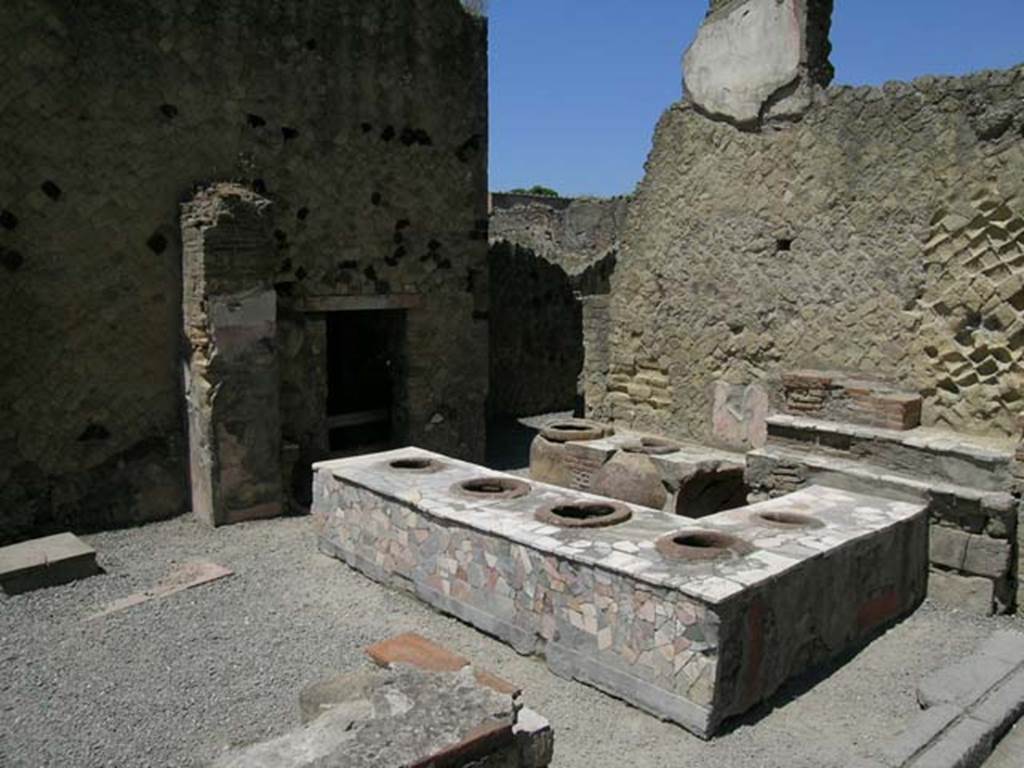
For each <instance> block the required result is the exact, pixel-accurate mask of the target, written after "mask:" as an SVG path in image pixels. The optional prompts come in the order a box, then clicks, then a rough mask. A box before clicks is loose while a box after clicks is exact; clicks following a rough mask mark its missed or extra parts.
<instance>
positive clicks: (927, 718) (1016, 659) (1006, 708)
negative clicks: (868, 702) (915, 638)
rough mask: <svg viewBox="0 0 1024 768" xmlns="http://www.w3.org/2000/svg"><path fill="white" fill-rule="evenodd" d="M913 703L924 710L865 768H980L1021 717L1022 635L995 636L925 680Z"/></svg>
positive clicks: (1023, 680)
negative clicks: (875, 760)
mask: <svg viewBox="0 0 1024 768" xmlns="http://www.w3.org/2000/svg"><path fill="white" fill-rule="evenodd" d="M918 700H919V701H920V702H921V705H922V706H923V707H925V709H924V711H923V712H921V713H920V714H919V715H918V716H917V717H915V718H914V719H913V720H911V721H910V723H909V724H908V726H907V727H906V728H905V729H904V730H903V731H902V732H900V733H899V734H898V735H897V736H896V737H895V738H894V739H892V740H890V741H889V742H888V743H886V744H884V745H883V746H882V748H881V749H880V750H879V755H878V758H879V759H878V761H877V762H875V763H872V762H871V761H870V760H869V761H867V762H865V765H869V764H875V765H879V766H886V767H887V768H977V767H978V766H981V765H982V764H983V763H984V762H985V760H986V759H987V758H988V757H989V755H990V754H991V753H992V750H993V748H994V747H995V746H996V745H997V744H998V743H999V740H1000V739H1001V738H1002V737H1003V735H1004V734H1005V733H1006V732H1007V730H1008V729H1009V728H1010V727H1011V725H1012V724H1013V723H1015V722H1017V720H1019V718H1020V716H1021V714H1022V713H1024V634H1021V633H1018V632H997V633H995V634H994V635H992V636H991V637H990V638H988V639H987V640H985V641H984V642H983V643H982V644H981V645H980V646H979V648H978V649H977V651H976V652H975V653H973V654H972V655H971V656H969V657H968V658H966V659H963V660H961V661H958V662H956V663H955V664H952V665H950V666H949V667H945V668H943V669H940V670H938V671H936V672H933V673H932V674H930V675H928V676H927V677H925V678H924V680H922V682H921V684H920V685H919V687H918ZM1007 749H1009V747H1008V748H1007ZM1022 764H1024V763H1016V764H1015V765H1022Z"/></svg>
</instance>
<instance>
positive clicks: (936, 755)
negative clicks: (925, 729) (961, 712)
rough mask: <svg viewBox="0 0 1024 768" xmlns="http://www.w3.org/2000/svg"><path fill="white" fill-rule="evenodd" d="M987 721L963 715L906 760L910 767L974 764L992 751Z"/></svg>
mask: <svg viewBox="0 0 1024 768" xmlns="http://www.w3.org/2000/svg"><path fill="white" fill-rule="evenodd" d="M993 744H994V738H993V734H992V729H991V727H990V726H989V725H988V724H987V723H983V722H981V721H980V720H975V719H974V718H972V717H963V718H961V719H960V720H959V721H957V722H956V723H954V724H953V725H952V726H951V727H950V728H949V729H947V730H946V731H944V732H943V733H942V734H941V735H939V736H938V737H937V738H936V739H935V740H934V741H933V742H932V744H931V745H930V746H929V747H928V748H927V749H925V750H924V751H923V752H921V753H920V754H919V755H917V757H915V758H914V760H913V761H912V762H911V763H910V766H912V768H977V767H978V766H980V765H981V764H982V763H983V762H984V760H985V758H986V757H988V756H989V755H990V754H991V753H992V746H993Z"/></svg>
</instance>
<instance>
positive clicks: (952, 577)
mask: <svg viewBox="0 0 1024 768" xmlns="http://www.w3.org/2000/svg"><path fill="white" fill-rule="evenodd" d="M993 590H994V588H993V584H992V580H991V579H986V578H983V577H981V576H962V575H959V574H956V573H952V572H950V571H938V570H935V569H934V568H933V569H932V570H931V571H930V572H929V574H928V597H929V598H930V599H932V600H934V601H935V602H937V603H939V604H941V605H945V606H947V607H949V608H957V609H959V610H963V611H969V612H972V613H978V614H982V615H986V616H987V615H990V614H991V613H992V611H993V599H994V591H993Z"/></svg>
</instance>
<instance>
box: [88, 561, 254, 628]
mask: <svg viewBox="0 0 1024 768" xmlns="http://www.w3.org/2000/svg"><path fill="white" fill-rule="evenodd" d="M233 574H234V571H232V570H231V569H229V568H225V567H224V566H223V565H218V564H217V563H207V562H193V563H184V564H182V565H178V566H176V567H175V568H174V569H172V570H171V572H170V573H169V574H167V575H166V576H165V577H164V578H162V579H161V580H160V582H159V583H158V584H157V585H156V586H154V587H151V588H149V589H146V590H144V591H142V592H136V593H135V594H133V595H128V596H127V597H122V598H121V599H119V600H114V601H113V602H111V603H108V604H107V605H105V606H104V607H103V608H102V609H100V610H99V611H97V612H96V613H93V614H91V615H90V616H87V617H86V621H92V620H93V619H101V618H103V617H104V616H109V615H110V614H112V613H118V612H119V611H125V610H128V609H129V608H132V607H133V606H136V605H140V604H141V603H146V602H149V601H150V600H157V599H159V598H162V597H168V596H170V595H174V594H177V593H178V592H183V591H185V590H186V589H192V588H193V587H198V586H199V585H201V584H206V583H208V582H211V581H217V580H218V579H223V578H225V577H227V576H231V575H233Z"/></svg>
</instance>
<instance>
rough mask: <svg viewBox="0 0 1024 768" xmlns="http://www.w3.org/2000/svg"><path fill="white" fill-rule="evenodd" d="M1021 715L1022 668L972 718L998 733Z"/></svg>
mask: <svg viewBox="0 0 1024 768" xmlns="http://www.w3.org/2000/svg"><path fill="white" fill-rule="evenodd" d="M1021 715H1024V669H1020V668H1018V669H1017V671H1016V672H1014V673H1013V675H1011V676H1010V677H1009V678H1007V679H1005V680H1004V681H1003V682H1001V683H1000V684H999V685H998V686H997V687H996V688H995V689H994V690H992V691H991V692H989V694H988V695H987V696H986V697H985V698H984V700H983V701H981V702H980V703H978V705H977V706H975V707H974V708H973V709H972V710H971V717H973V718H975V719H977V720H981V721H982V722H985V723H988V724H989V725H991V726H993V727H994V728H995V729H996V732H997V733H1002V732H1003V731H1004V730H1006V728H1008V727H1009V726H1010V725H1012V724H1013V723H1015V722H1017V720H1019V719H1020V717H1021ZM1021 765H1024V763H1021Z"/></svg>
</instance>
